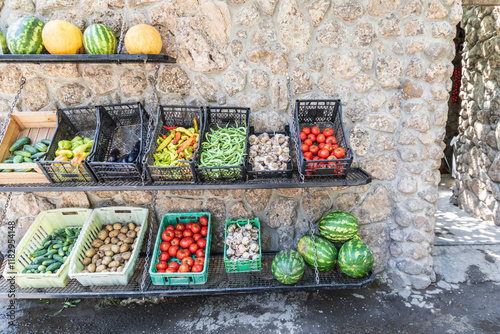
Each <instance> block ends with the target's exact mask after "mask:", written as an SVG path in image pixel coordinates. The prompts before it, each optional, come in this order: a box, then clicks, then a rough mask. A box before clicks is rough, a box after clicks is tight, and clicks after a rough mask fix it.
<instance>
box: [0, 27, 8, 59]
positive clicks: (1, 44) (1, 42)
mask: <svg viewBox="0 0 500 334" xmlns="http://www.w3.org/2000/svg"><path fill="white" fill-rule="evenodd" d="M7 53H9V47H8V46H7V38H5V35H4V34H3V32H1V31H0V54H2V55H4V54H7Z"/></svg>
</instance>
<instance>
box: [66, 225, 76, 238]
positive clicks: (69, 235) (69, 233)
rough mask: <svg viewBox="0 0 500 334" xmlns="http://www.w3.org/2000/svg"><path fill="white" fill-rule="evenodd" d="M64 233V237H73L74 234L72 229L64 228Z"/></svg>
mask: <svg viewBox="0 0 500 334" xmlns="http://www.w3.org/2000/svg"><path fill="white" fill-rule="evenodd" d="M64 232H66V235H67V236H68V237H71V236H73V235H75V234H74V233H73V230H72V229H70V228H68V227H66V228H65V229H64Z"/></svg>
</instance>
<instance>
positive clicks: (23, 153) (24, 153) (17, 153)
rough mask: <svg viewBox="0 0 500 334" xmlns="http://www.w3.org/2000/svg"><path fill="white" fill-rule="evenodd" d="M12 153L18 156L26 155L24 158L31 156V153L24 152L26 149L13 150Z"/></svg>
mask: <svg viewBox="0 0 500 334" xmlns="http://www.w3.org/2000/svg"><path fill="white" fill-rule="evenodd" d="M14 155H20V156H22V157H26V158H29V157H31V153H30V152H26V151H14Z"/></svg>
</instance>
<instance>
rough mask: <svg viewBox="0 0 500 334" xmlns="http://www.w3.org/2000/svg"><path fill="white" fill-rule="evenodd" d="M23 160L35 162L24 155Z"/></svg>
mask: <svg viewBox="0 0 500 334" xmlns="http://www.w3.org/2000/svg"><path fill="white" fill-rule="evenodd" d="M23 162H33V160H31V158H26V157H24V158H23Z"/></svg>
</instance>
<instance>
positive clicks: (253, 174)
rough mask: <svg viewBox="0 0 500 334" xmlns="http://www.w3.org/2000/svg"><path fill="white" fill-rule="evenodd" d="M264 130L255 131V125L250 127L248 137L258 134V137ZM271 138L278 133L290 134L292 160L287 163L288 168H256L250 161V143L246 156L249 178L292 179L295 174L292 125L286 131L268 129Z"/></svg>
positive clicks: (289, 145)
mask: <svg viewBox="0 0 500 334" xmlns="http://www.w3.org/2000/svg"><path fill="white" fill-rule="evenodd" d="M262 133H264V132H255V129H254V127H253V126H251V127H250V130H249V133H248V137H249V138H250V136H251V135H256V136H257V137H258V136H259V135H261V134H262ZM266 133H267V134H268V135H269V137H270V138H273V136H274V135H276V134H283V135H285V136H288V148H289V150H290V161H288V162H287V164H286V169H284V170H254V169H253V165H252V164H251V163H250V146H251V145H250V143H248V144H247V156H246V166H247V175H248V180H256V179H280V178H281V179H291V178H292V175H293V159H292V136H291V135H290V127H289V126H288V125H286V126H285V131H267V132H266Z"/></svg>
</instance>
